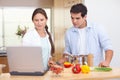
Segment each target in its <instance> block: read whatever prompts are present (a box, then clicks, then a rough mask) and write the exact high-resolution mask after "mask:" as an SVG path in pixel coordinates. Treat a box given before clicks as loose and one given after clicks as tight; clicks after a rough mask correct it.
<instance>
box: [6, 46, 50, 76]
mask: <svg viewBox="0 0 120 80" xmlns="http://www.w3.org/2000/svg"><path fill="white" fill-rule="evenodd" d="M6 51H7V57H8V65H9V72H10V74H11V75H31V76H42V75H44V74H45V73H46V72H47V71H48V69H44V66H43V58H42V49H41V47H28V46H9V47H6Z"/></svg>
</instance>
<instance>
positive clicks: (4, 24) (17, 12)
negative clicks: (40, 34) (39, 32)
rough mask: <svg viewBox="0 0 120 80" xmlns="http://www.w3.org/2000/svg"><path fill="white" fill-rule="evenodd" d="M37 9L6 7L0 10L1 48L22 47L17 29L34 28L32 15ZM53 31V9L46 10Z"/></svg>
mask: <svg viewBox="0 0 120 80" xmlns="http://www.w3.org/2000/svg"><path fill="white" fill-rule="evenodd" d="M34 9H35V8H26V7H14V8H13V7H10V8H8V7H5V8H0V47H5V46H14V45H21V38H20V37H18V36H17V35H16V32H17V28H18V26H19V25H20V27H21V28H24V27H28V28H33V27H34V24H33V22H32V19H31V17H32V13H33V11H34ZM45 11H46V13H47V16H48V23H47V25H48V26H49V31H50V30H51V29H50V28H51V22H50V20H51V9H49V8H45Z"/></svg>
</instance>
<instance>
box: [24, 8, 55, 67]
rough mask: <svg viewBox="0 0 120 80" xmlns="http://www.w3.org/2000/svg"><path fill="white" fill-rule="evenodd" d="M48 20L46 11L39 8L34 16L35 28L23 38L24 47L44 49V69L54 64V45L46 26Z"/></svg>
mask: <svg viewBox="0 0 120 80" xmlns="http://www.w3.org/2000/svg"><path fill="white" fill-rule="evenodd" d="M47 20H48V17H47V14H46V12H45V10H43V9H42V8H37V9H35V11H34V12H33V14H32V21H33V23H34V26H35V28H34V29H32V30H30V31H28V32H27V33H26V34H25V35H24V37H23V46H40V47H42V53H43V54H42V55H43V61H44V67H45V68H46V69H47V68H48V62H49V63H50V64H54V62H53V61H52V56H53V53H54V44H53V41H52V38H51V35H50V33H49V32H48V27H47V25H46V23H47Z"/></svg>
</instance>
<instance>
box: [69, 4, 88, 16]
mask: <svg viewBox="0 0 120 80" xmlns="http://www.w3.org/2000/svg"><path fill="white" fill-rule="evenodd" d="M70 13H81V16H82V17H84V16H85V15H87V7H86V6H85V5H84V4H82V3H79V4H75V5H73V6H72V7H71V9H70Z"/></svg>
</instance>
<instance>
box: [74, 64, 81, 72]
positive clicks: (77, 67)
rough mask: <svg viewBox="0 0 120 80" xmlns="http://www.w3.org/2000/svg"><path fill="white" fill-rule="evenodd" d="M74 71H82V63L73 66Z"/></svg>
mask: <svg viewBox="0 0 120 80" xmlns="http://www.w3.org/2000/svg"><path fill="white" fill-rule="evenodd" d="M72 72H73V73H75V74H78V73H80V72H81V68H80V64H76V65H75V66H73V67H72Z"/></svg>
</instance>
